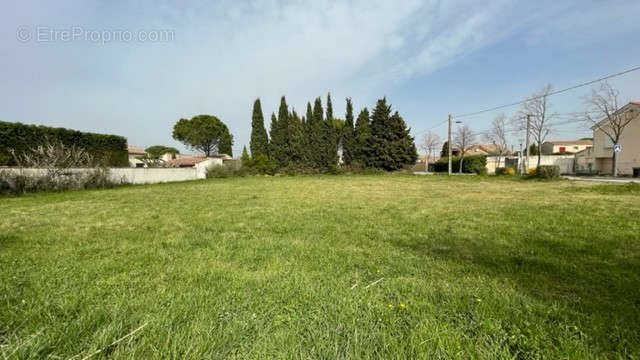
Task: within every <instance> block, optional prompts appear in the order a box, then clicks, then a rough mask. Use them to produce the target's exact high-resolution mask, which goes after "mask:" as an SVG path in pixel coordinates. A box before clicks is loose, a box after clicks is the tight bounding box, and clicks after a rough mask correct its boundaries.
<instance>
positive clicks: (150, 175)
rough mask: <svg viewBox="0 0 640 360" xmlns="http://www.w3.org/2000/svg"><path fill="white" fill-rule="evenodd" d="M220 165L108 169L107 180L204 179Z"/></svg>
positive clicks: (34, 172) (209, 162) (35, 171)
mask: <svg viewBox="0 0 640 360" xmlns="http://www.w3.org/2000/svg"><path fill="white" fill-rule="evenodd" d="M214 165H222V159H208V160H205V161H202V162H200V163H198V164H196V166H194V167H189V168H109V178H110V179H111V180H112V181H114V182H125V183H129V184H155V183H163V182H172V181H186V180H197V179H204V178H206V177H207V168H208V167H210V166H214ZM87 170H88V169H69V171H71V172H82V171H87ZM0 171H11V172H15V173H22V174H24V175H27V176H29V175H43V174H45V173H46V170H45V169H33V168H25V169H20V168H0Z"/></svg>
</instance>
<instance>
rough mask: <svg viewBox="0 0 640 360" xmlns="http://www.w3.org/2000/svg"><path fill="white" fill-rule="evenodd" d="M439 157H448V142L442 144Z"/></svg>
mask: <svg viewBox="0 0 640 360" xmlns="http://www.w3.org/2000/svg"><path fill="white" fill-rule="evenodd" d="M440 157H441V158H444V157H449V142H448V141H445V142H444V143H443V144H442V150H440Z"/></svg>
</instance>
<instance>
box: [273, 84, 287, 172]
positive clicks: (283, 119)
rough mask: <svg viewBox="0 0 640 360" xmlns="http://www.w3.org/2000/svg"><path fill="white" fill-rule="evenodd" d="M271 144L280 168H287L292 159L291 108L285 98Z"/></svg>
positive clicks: (282, 100) (281, 101)
mask: <svg viewBox="0 0 640 360" xmlns="http://www.w3.org/2000/svg"><path fill="white" fill-rule="evenodd" d="M272 132H273V129H272ZM271 144H272V145H273V146H272V148H273V150H274V152H273V154H272V156H273V159H274V160H275V161H276V164H278V167H285V166H287V165H288V164H289V160H290V158H291V149H290V148H289V107H288V106H287V101H286V99H285V97H284V96H283V97H281V98H280V109H279V110H278V120H277V122H276V129H275V133H274V134H273V136H272V138H271Z"/></svg>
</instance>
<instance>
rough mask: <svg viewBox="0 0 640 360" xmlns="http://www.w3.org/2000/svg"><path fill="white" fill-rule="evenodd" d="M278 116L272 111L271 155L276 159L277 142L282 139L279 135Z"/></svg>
mask: <svg viewBox="0 0 640 360" xmlns="http://www.w3.org/2000/svg"><path fill="white" fill-rule="evenodd" d="M278 131H279V128H278V118H277V117H276V114H275V113H271V125H269V138H270V141H269V157H270V158H271V159H274V160H275V157H276V153H277V152H278V148H277V146H276V144H277V143H278V142H279V141H280V135H278Z"/></svg>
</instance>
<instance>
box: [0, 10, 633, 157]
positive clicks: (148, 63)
mask: <svg viewBox="0 0 640 360" xmlns="http://www.w3.org/2000/svg"><path fill="white" fill-rule="evenodd" d="M638 14H640V2H638V1H615V0H608V1H587V0H583V1H535V2H533V1H521V2H518V1H507V0H488V1H482V2H480V1H451V0H448V1H421V0H404V1H401V2H392V1H377V0H354V1H328V0H315V1H287V0H263V1H216V2H212V1H184V2H182V1H180V2H178V1H175V2H169V1H135V2H129V1H109V2H107V1H91V0H83V1H70V0H60V1H56V2H44V1H42V2H38V1H20V2H17V1H16V2H3V3H2V4H0V69H1V70H0V71H1V79H0V120H4V121H20V122H24V123H34V124H45V125H52V126H62V127H68V128H74V129H79V130H86V131H94V132H104V133H113V134H119V135H123V136H126V137H127V138H128V140H129V143H130V144H134V145H140V146H148V145H154V144H166V145H179V144H178V143H176V142H175V141H174V140H173V139H172V138H171V130H172V127H173V124H174V123H175V122H176V121H177V120H178V119H179V118H182V117H191V116H193V115H197V114H202V113H206V114H213V115H216V116H218V117H219V118H220V119H222V120H223V121H224V122H225V123H227V125H228V126H229V128H230V129H231V131H232V133H233V134H234V137H235V145H234V151H235V152H236V154H237V153H239V149H241V147H242V146H243V145H245V144H248V138H249V132H250V118H251V105H252V103H253V100H254V99H255V98H256V97H260V98H261V99H262V102H263V110H264V111H265V118H266V119H268V118H269V114H270V112H271V111H276V110H277V108H276V107H277V103H278V101H279V97H280V96H281V95H286V97H287V100H288V103H289V104H290V105H292V106H294V107H295V108H296V109H297V110H298V112H303V111H304V107H305V104H306V101H309V100H312V99H313V98H315V97H316V96H323V99H324V98H325V97H326V93H327V92H328V91H330V92H331V94H332V98H333V100H334V101H333V102H334V104H333V105H334V112H335V113H336V115H338V116H342V114H343V112H344V101H343V99H344V98H345V97H346V96H350V97H352V98H353V101H354V105H355V107H356V109H357V110H359V109H360V108H361V107H363V106H368V107H371V106H372V105H373V104H374V102H375V100H376V99H377V98H379V97H382V96H387V98H388V99H389V101H390V102H391V103H392V104H393V106H394V109H397V110H398V111H400V113H401V115H403V116H404V118H405V120H406V121H407V123H408V124H409V126H411V128H412V129H413V131H414V133H418V132H420V131H421V130H424V129H427V128H430V127H432V126H433V125H435V124H438V123H439V122H441V121H443V120H445V119H446V116H447V114H448V113H453V114H459V113H466V112H470V111H475V110H479V109H483V108H487V107H492V106H496V105H500V104H503V103H508V102H512V101H517V100H520V99H522V98H524V97H526V96H527V95H529V94H531V93H532V92H535V91H538V90H540V89H541V88H542V87H543V86H544V85H545V84H547V83H552V84H553V85H554V86H555V87H556V88H564V87H567V86H571V85H573V84H576V83H580V82H583V81H588V80H591V79H594V78H597V77H600V76H602V75H607V74H610V73H615V72H618V71H621V70H625V69H627V68H631V67H633V66H637V65H640V47H639V46H637V40H638V38H640V22H638V21H637V15H638ZM37 29H39V30H37ZM42 29H53V30H55V31H57V32H58V33H61V32H64V31H71V29H74V31H82V32H83V34H86V33H96V32H103V31H105V32H108V33H110V34H113V33H114V32H117V31H120V32H122V31H128V32H130V33H132V34H138V33H140V32H144V33H146V34H149V33H152V32H156V33H159V32H161V31H170V32H171V34H172V36H173V37H172V38H171V39H168V40H167V41H136V40H134V41H126V40H125V39H120V40H109V41H105V42H103V41H101V40H103V39H104V36H103V37H102V38H100V39H99V40H98V41H93V40H91V39H86V38H84V37H83V36H78V38H75V39H73V40H71V41H68V40H67V41H65V40H61V39H51V38H47V37H46V36H45V37H41V38H40V39H37V31H41V30H42ZM19 31H22V33H20V34H18V32H19ZM24 34H28V35H31V37H30V38H28V39H25V38H24V36H25V35H24ZM21 36H22V37H21ZM112 36H113V35H112ZM134 36H135V35H134ZM19 37H21V38H20V39H18V38H19ZM24 40H26V41H24ZM37 40H40V41H37ZM610 82H611V83H612V84H613V85H614V86H616V87H617V88H618V89H619V90H620V93H621V98H622V99H623V100H631V99H640V71H638V72H635V73H631V74H628V75H625V76H622V77H619V78H616V79H613V80H611V81H610ZM588 90H589V89H588V88H583V89H579V90H576V91H572V92H568V93H566V94H563V95H558V96H555V97H552V98H551V99H550V100H551V104H552V109H553V110H554V111H556V112H559V113H566V112H574V111H581V110H583V105H582V102H583V100H582V97H583V96H584V95H585V94H586V93H587V92H588ZM516 110H517V108H509V109H505V110H504V112H505V114H506V115H508V116H509V115H511V114H513V113H515V111H516ZM497 114H498V113H487V114H483V115H481V116H477V117H469V118H465V123H466V124H468V125H469V126H470V127H471V128H472V129H473V130H477V131H482V130H486V129H487V128H488V126H489V125H488V124H489V123H490V122H491V120H492V119H493V117H495V116H496V115H497ZM267 122H268V120H267ZM434 131H435V132H437V133H439V134H440V135H442V136H444V135H445V132H446V126H440V127H438V128H435V129H434ZM585 135H588V132H585V131H584V129H579V128H577V126H565V127H563V128H561V129H558V130H557V131H556V132H555V133H553V134H552V135H551V136H550V138H553V139H571V138H577V137H581V136H585ZM417 140H419V139H417ZM513 142H514V143H516V144H517V142H518V136H517V135H516V136H514V139H513Z"/></svg>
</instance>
